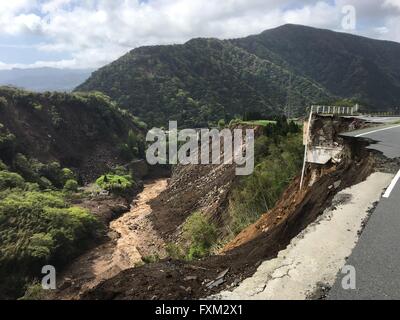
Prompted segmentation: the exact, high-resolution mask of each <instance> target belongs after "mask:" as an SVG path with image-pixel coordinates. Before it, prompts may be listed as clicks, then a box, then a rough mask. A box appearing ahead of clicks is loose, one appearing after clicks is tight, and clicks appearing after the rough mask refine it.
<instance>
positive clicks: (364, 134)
mask: <svg viewBox="0 0 400 320" xmlns="http://www.w3.org/2000/svg"><path fill="white" fill-rule="evenodd" d="M395 128H400V125H398V126H394V127H389V128H383V129H378V130H373V131H369V132H365V133H361V134H359V135H357V136H356V138H359V137H363V136H366V135H368V134H371V133H375V132H380V131H385V130H390V129H395Z"/></svg>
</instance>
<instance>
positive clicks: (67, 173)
mask: <svg viewBox="0 0 400 320" xmlns="http://www.w3.org/2000/svg"><path fill="white" fill-rule="evenodd" d="M61 177H62V181H63V182H64V184H65V183H66V182H67V181H68V180H76V177H75V174H74V173H73V172H72V170H71V169H68V168H64V169H62V170H61Z"/></svg>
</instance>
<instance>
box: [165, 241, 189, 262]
mask: <svg viewBox="0 0 400 320" xmlns="http://www.w3.org/2000/svg"><path fill="white" fill-rule="evenodd" d="M165 249H166V251H167V254H168V256H169V257H170V258H172V259H175V260H183V259H185V256H186V254H185V250H184V249H183V248H182V246H180V245H178V244H175V243H168V244H167V246H166V248H165Z"/></svg>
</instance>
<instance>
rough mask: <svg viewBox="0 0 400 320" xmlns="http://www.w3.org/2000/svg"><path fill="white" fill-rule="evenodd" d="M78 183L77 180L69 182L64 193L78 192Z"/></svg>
mask: <svg viewBox="0 0 400 320" xmlns="http://www.w3.org/2000/svg"><path fill="white" fill-rule="evenodd" d="M78 187H79V185H78V182H77V181H76V180H72V179H70V180H68V181H67V182H66V183H65V185H64V191H66V192H77V191H78Z"/></svg>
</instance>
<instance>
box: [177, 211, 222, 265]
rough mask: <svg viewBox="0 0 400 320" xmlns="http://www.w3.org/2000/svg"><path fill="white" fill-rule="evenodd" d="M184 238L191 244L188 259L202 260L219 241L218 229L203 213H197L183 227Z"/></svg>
mask: <svg viewBox="0 0 400 320" xmlns="http://www.w3.org/2000/svg"><path fill="white" fill-rule="evenodd" d="M183 237H184V238H185V239H186V240H187V241H188V242H189V243H190V247H189V252H188V256H187V258H188V259H189V260H192V259H194V258H202V257H204V256H206V255H208V254H209V253H210V249H211V247H212V246H213V244H214V243H215V242H216V241H217V238H218V234H217V228H216V227H215V225H214V224H212V223H210V221H209V220H208V219H207V218H206V217H205V216H204V215H203V214H202V213H201V212H195V213H193V214H192V215H191V216H190V217H189V218H188V219H187V220H186V222H185V224H184V226H183Z"/></svg>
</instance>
